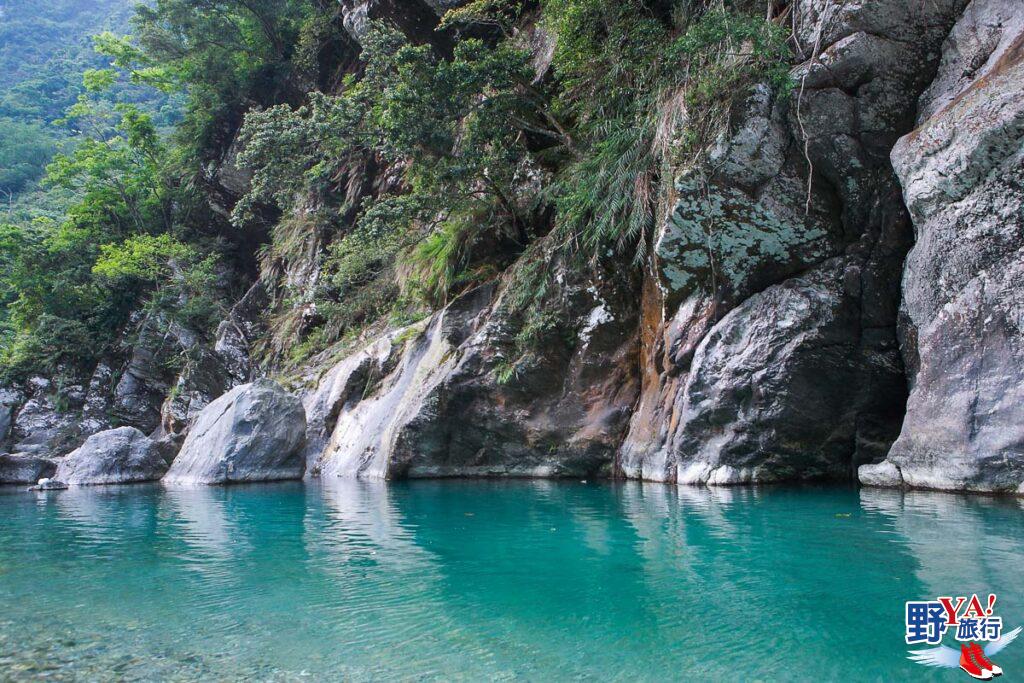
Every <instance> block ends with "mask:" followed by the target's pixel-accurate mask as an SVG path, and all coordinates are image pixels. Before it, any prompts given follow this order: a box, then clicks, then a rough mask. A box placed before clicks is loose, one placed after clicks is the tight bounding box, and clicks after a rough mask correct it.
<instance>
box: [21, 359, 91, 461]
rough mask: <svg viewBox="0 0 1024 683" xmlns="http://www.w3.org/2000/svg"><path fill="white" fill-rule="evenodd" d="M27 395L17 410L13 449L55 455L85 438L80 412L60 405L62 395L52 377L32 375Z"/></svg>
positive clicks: (46, 455)
mask: <svg viewBox="0 0 1024 683" xmlns="http://www.w3.org/2000/svg"><path fill="white" fill-rule="evenodd" d="M26 396H27V399H26V400H25V401H24V403H22V404H21V405H20V406H19V407H18V408H17V409H16V411H15V412H14V421H13V425H12V426H11V437H10V440H11V442H12V444H13V445H12V447H11V450H12V451H13V452H15V453H32V454H34V455H39V456H42V457H55V456H58V455H63V454H64V453H67V452H68V451H69V450H71V449H72V448H75V447H76V446H77V445H78V444H80V443H81V442H82V441H81V438H82V437H81V427H80V425H79V423H78V415H77V413H76V412H75V411H74V410H71V409H65V408H64V407H62V406H61V405H60V401H59V399H60V397H59V396H58V394H57V390H56V387H54V385H53V383H52V382H50V380H47V379H44V378H42V377H34V378H32V379H30V380H29V381H28V382H27V386H26Z"/></svg>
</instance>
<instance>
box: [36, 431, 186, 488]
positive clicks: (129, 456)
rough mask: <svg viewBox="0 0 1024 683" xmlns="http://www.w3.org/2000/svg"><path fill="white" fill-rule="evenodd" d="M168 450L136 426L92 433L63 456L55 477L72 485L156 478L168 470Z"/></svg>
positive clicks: (130, 481)
mask: <svg viewBox="0 0 1024 683" xmlns="http://www.w3.org/2000/svg"><path fill="white" fill-rule="evenodd" d="M167 455H168V454H167V451H166V449H165V447H164V446H163V445H161V444H160V443H158V442H156V441H153V440H152V439H149V438H148V437H147V436H146V435H145V434H143V433H142V432H140V431H139V430H138V429H135V428H134V427H119V428H118V429H110V430H107V431H104V432H99V433H98V434H93V435H92V436H90V437H89V438H88V439H86V440H85V443H84V444H82V445H81V446H80V447H79V448H78V449H77V450H75V451H72V452H71V453H69V454H68V455H67V456H66V457H64V458H63V459H62V460H61V461H60V463H59V464H58V466H57V472H56V474H55V475H54V478H55V479H57V480H59V481H62V482H64V483H66V484H69V485H72V486H90V485H96V484H129V483H134V482H145V481H156V480H158V479H160V477H162V476H163V475H164V473H165V472H166V471H167V468H168V459H167V457H166V456H167Z"/></svg>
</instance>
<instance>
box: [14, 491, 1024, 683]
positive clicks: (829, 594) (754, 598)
mask: <svg viewBox="0 0 1024 683" xmlns="http://www.w3.org/2000/svg"><path fill="white" fill-rule="evenodd" d="M1022 567H1024V507H1022V505H1021V503H1019V502H1017V501H1015V500H1005V499H1004V500H999V499H988V498H981V497H959V496H953V495H946V494H932V493H909V494H905V495H904V494H900V493H895V492H882V491H861V492H858V491H855V490H852V489H838V490H832V489H799V490H787V489H774V488H772V489H763V490H756V491H755V490H714V491H709V490H704V489H677V488H675V487H671V486H662V485H640V484H626V485H605V484H590V485H585V484H575V483H573V484H570V483H554V482H522V481H520V482H488V481H467V482H418V483H403V484H391V485H384V484H372V483H356V482H352V483H345V482H338V483H337V484H335V485H333V486H331V487H321V486H319V485H302V484H298V483H295V484H278V485H267V486H248V487H235V488H228V489H221V488H210V489H190V490H179V491H174V490H162V489H161V488H159V487H124V488H97V489H80V490H72V491H65V492H59V493H47V494H29V493H25V492H24V491H21V490H17V489H16V490H4V491H0V606H2V610H0V679H3V680H7V679H11V680H21V679H26V680H28V679H32V680H35V679H37V678H41V677H46V678H48V679H51V680H110V679H118V680H124V679H128V680H139V679H142V680H175V679H182V680H197V679H201V680H204V681H210V680H238V679H243V678H247V679H252V680H342V679H344V680H369V679H374V680H380V679H403V680H409V679H417V680H421V679H446V680H450V679H457V680H481V679H525V680H538V681H539V680H567V679H572V680H637V679H642V680H696V679H701V680H743V681H750V680H758V679H761V680H811V679H816V680H846V681H850V680H900V679H904V680H905V679H910V678H912V677H913V678H919V679H922V680H960V678H961V677H963V674H959V673H954V672H936V671H930V670H927V669H924V668H922V667H920V666H919V665H916V664H913V663H911V662H908V661H907V660H906V659H905V658H904V657H905V650H906V647H905V646H904V645H903V624H902V619H903V616H902V610H903V602H904V601H905V600H908V599H924V598H931V597H934V596H936V595H948V594H954V595H956V594H961V593H964V592H975V591H977V592H979V593H980V592H986V593H987V592H989V591H994V592H996V593H998V595H999V601H998V603H997V612H998V613H1000V614H1001V615H1002V616H1003V618H1004V621H1005V623H1006V624H1007V627H1013V626H1016V625H1019V624H1022V623H1024V590H1022V589H1024V570H1022ZM997 663H999V664H1000V665H1002V666H1003V668H1004V670H1006V672H1007V674H1008V675H1007V676H1005V677H1004V680H1011V679H1013V678H1014V677H1015V676H1019V675H1020V673H1021V672H1024V640H1022V641H1018V642H1017V643H1015V644H1014V645H1012V646H1010V647H1009V648H1007V649H1006V650H1005V651H1004V652H1003V653H1002V655H1001V656H1000V657H999V658H997ZM963 678H964V680H966V677H963Z"/></svg>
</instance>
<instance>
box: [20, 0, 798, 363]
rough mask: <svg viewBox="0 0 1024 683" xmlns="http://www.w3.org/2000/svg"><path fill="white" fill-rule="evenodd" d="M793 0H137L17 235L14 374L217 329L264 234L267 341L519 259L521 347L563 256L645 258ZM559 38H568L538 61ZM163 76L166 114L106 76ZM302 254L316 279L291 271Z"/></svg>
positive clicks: (423, 308)
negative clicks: (423, 17)
mask: <svg viewBox="0 0 1024 683" xmlns="http://www.w3.org/2000/svg"><path fill="white" fill-rule="evenodd" d="M777 5H778V6H775V7H772V8H770V9H771V11H770V12H769V13H768V15H767V18H766V14H765V5H764V3H763V2H758V3H756V4H755V3H752V2H746V1H745V0H731V1H718V0H716V1H715V2H708V3H704V2H696V1H693V0H690V1H686V0H679V1H678V2H670V1H668V0H663V1H661V2H653V1H648V0H543V1H542V2H539V3H534V2H518V1H516V0H475V1H473V2H470V3H469V4H467V5H466V6H464V7H462V8H460V9H458V10H453V11H451V12H449V13H448V15H447V16H446V17H444V19H443V21H442V23H441V26H440V27H439V29H438V33H437V34H435V35H436V36H440V38H438V39H437V40H424V41H412V40H410V39H409V38H408V37H407V36H405V35H403V34H402V33H400V32H399V31H397V30H396V29H395V28H394V27H391V26H389V25H387V24H386V23H377V24H372V25H371V26H369V27H368V30H367V32H366V34H365V35H363V36H361V37H360V43H361V49H360V48H357V47H356V46H355V44H354V42H353V41H352V40H351V39H350V38H349V37H348V36H347V35H346V34H345V29H344V28H343V26H342V21H341V17H340V8H339V6H338V3H336V2H328V1H326V0H325V1H324V2H316V1H315V0H288V1H286V2H279V1H274V0H246V1H245V2H243V1H242V0H203V1H202V2H200V1H198V0H157V2H155V3H154V4H153V5H152V6H150V7H142V8H140V9H139V10H138V11H137V14H136V16H135V18H134V20H133V29H134V38H132V39H130V40H122V39H118V38H116V37H114V36H112V35H107V36H105V37H104V38H102V39H101V40H99V41H98V44H99V46H100V49H101V51H102V52H103V53H104V54H105V55H106V57H105V60H106V61H105V65H104V68H103V69H99V70H91V71H87V72H86V73H85V76H86V78H85V83H86V86H87V88H86V90H87V91H88V92H87V94H86V95H85V97H83V98H82V99H81V100H80V101H77V102H76V103H75V104H73V105H72V106H71V110H70V112H69V113H68V114H67V119H68V120H69V121H72V122H74V125H75V126H76V129H77V130H80V131H82V132H83V135H84V136H85V139H84V140H83V141H82V142H81V143H80V144H79V145H77V146H76V147H75V148H74V149H73V150H72V151H70V152H68V153H66V154H63V155H59V156H57V157H56V158H55V160H54V162H53V163H52V164H51V165H50V167H49V170H48V173H47V178H46V181H45V182H46V183H47V185H48V186H49V187H52V188H54V189H53V191H54V192H57V191H62V192H64V193H65V195H63V196H65V197H68V198H69V199H68V200H67V201H68V204H67V210H66V212H64V213H63V214H62V215H60V216H58V217H56V218H45V217H44V218H36V219H35V220H33V221H24V220H23V221H20V222H15V223H13V224H9V225H6V226H4V227H3V233H2V235H0V239H2V240H3V241H4V250H3V254H4V255H3V263H2V264H0V268H2V271H0V274H2V277H0V296H2V297H3V298H4V304H5V305H6V308H7V310H8V311H9V316H8V319H7V321H6V328H5V330H4V339H3V344H2V354H3V358H2V361H3V364H4V367H5V369H6V372H7V373H8V375H9V376H12V377H17V376H25V375H26V374H28V373H30V372H47V373H54V372H58V371H64V372H71V373H74V372H86V371H88V368H89V367H90V366H91V365H94V364H95V363H96V361H97V360H98V359H99V358H100V357H103V356H104V355H109V354H111V353H116V352H117V351H118V344H119V343H120V340H122V339H124V338H126V334H127V333H130V332H131V330H132V329H133V328H134V327H137V326H138V325H139V322H138V321H139V316H138V315H137V314H138V313H139V312H142V313H143V314H144V318H145V320H146V321H147V324H150V325H154V324H156V325H158V326H159V327H161V329H165V330H171V329H173V328H174V326H180V327H183V328H187V329H189V330H191V331H192V332H193V333H194V334H196V335H199V336H200V337H204V336H208V335H209V333H210V330H211V328H212V326H213V325H214V324H215V323H216V321H217V319H218V317H220V316H222V315H223V314H224V311H225V309H226V306H227V304H228V302H230V301H231V300H233V298H235V297H237V295H238V293H239V291H238V290H239V288H240V287H243V286H244V285H245V284H247V282H248V275H249V272H250V270H251V264H250V263H248V260H249V259H250V258H251V257H252V254H251V253H250V252H249V251H247V250H246V245H247V244H248V243H250V242H251V241H252V239H253V237H254V236H263V235H266V237H260V239H261V240H262V241H263V245H262V247H261V249H260V251H259V254H258V255H257V256H258V259H259V268H260V275H261V277H262V278H263V279H264V281H265V282H266V283H267V284H268V285H269V287H270V288H271V290H272V292H273V294H274V299H275V305H274V310H273V311H271V312H270V314H269V320H268V322H269V324H270V325H269V329H270V334H269V335H268V339H267V340H266V344H265V346H264V349H263V351H264V354H265V360H266V361H267V362H281V361H285V362H297V361H300V360H302V359H303V358H304V357H306V356H307V355H309V354H310V353H313V352H315V351H317V350H319V349H322V348H326V347H327V346H329V345H331V344H333V343H335V342H337V341H338V340H342V339H345V338H346V337H351V336H353V335H356V334H358V333H359V332H360V330H362V329H364V328H365V327H366V326H367V325H370V324H373V323H375V322H376V321H379V320H382V319H389V318H390V319H392V320H400V321H407V320H411V319H415V318H416V317H418V316H421V315H423V314H424V313H426V312H428V311H429V310H431V309H433V308H436V307H438V306H442V305H444V304H445V303H446V302H447V301H449V300H451V298H452V297H454V296H457V295H458V294H459V293H460V292H463V291H465V290H466V289H468V288H470V287H472V286H474V285H476V284H479V283H481V282H485V281H488V280H491V279H494V278H499V277H503V278H505V279H506V281H507V283H508V286H509V287H510V288H512V289H513V290H514V291H513V294H514V295H513V296H511V297H509V300H510V301H511V302H512V305H515V306H517V307H518V308H519V309H521V311H520V312H521V315H520V316H519V318H518V320H519V322H520V325H521V327H522V329H521V331H520V334H519V335H518V337H517V338H518V339H519V340H520V342H519V345H520V346H521V348H519V349H517V351H518V352H523V351H525V349H526V348H527V347H528V346H529V344H530V343H531V341H532V340H535V339H536V338H537V337H538V336H539V335H542V334H543V333H544V330H545V329H546V328H547V327H548V326H549V325H550V321H549V320H548V319H547V318H546V317H545V313H544V309H545V307H544V297H545V293H546V292H547V291H548V287H547V282H546V277H547V270H548V269H547V267H546V264H548V263H550V262H551V261H552V260H553V259H562V260H565V261H571V262H572V263H575V264H577V266H576V267H578V268H580V269H586V268H592V267H597V265H598V263H599V262H600V261H601V260H603V259H607V258H608V255H609V254H612V255H614V254H624V255H625V256H626V262H627V263H628V262H629V260H630V259H631V258H632V259H634V260H638V259H639V258H640V257H642V256H643V254H644V253H645V250H646V248H647V245H648V242H649V239H650V233H651V228H652V227H653V224H654V221H655V217H656V215H657V213H658V210H659V207H661V206H663V205H664V202H666V201H667V200H668V199H669V197H670V195H671V193H672V189H673V179H674V177H675V176H676V174H677V173H678V172H679V171H680V170H682V169H683V168H686V167H699V164H700V160H701V155H702V153H703V152H704V150H705V149H706V148H707V146H708V145H709V144H710V142H711V141H712V139H713V137H714V135H716V134H717V132H718V131H719V130H721V128H722V127H723V126H724V125H726V124H727V119H728V113H729V111H730V108H731V107H732V105H733V104H734V99H735V98H738V97H743V96H745V93H746V89H747V88H748V87H749V86H750V85H752V84H753V83H756V82H769V83H771V84H772V85H773V86H774V87H776V89H778V90H779V91H780V92H783V93H784V91H785V88H786V75H785V74H786V65H787V61H788V54H789V52H788V48H787V47H786V43H785V31H783V30H782V29H781V28H780V27H779V23H780V21H779V19H780V18H781V13H782V12H783V11H784V5H785V3H781V2H780V3H777ZM523 26H535V27H539V29H540V30H538V31H534V32H531V31H524V30H523V29H522V27H523ZM545 35H546V36H557V43H556V45H555V48H554V52H553V56H552V58H551V64H550V68H548V69H544V70H540V71H538V69H537V64H536V52H537V47H538V45H537V43H538V42H543V40H544V38H543V36H545ZM356 54H359V59H358V60H357V59H355V55H356ZM143 86H148V87H150V88H155V89H158V90H159V91H161V92H163V93H173V92H182V93H185V94H187V98H188V99H187V104H186V106H185V112H184V118H183V120H182V122H181V123H180V124H179V125H178V126H177V128H176V131H175V132H174V134H173V135H171V136H170V137H167V136H163V135H161V134H160V131H159V129H160V125H159V121H157V120H156V119H155V117H154V115H153V113H152V111H148V112H147V111H146V110H145V109H144V108H141V107H139V106H136V105H134V104H131V103H126V102H124V101H123V98H122V101H120V103H119V104H117V105H116V106H115V105H111V101H112V100H111V98H110V97H109V93H110V91H111V89H116V88H127V87H138V88H141V87H143ZM12 125H13V124H12ZM17 125H31V124H21V123H19V124H17ZM239 127H240V135H239V136H238V139H239V142H240V145H241V147H240V152H241V153H240V154H239V156H238V163H239V164H240V165H242V166H244V167H246V168H248V169H250V170H251V172H252V173H253V176H252V181H251V184H250V189H249V191H248V192H247V193H246V194H245V195H244V196H242V197H240V201H238V202H237V204H235V206H234V209H233V212H232V213H231V216H230V224H229V223H228V222H227V221H226V220H225V219H224V218H223V217H222V216H220V215H218V214H217V213H216V212H215V211H212V210H211V208H210V202H209V201H207V195H208V194H209V192H210V191H211V190H212V186H213V185H215V184H216V167H217V166H218V164H220V163H222V161H221V160H222V159H223V158H224V155H225V153H226V152H227V150H228V147H229V146H230V145H231V144H232V141H233V140H234V138H235V131H236V130H238V129H239ZM41 144H46V143H45V141H43V143H41ZM7 168H8V167H7V166H6V165H5V166H4V169H5V172H7ZM11 172H12V173H15V172H17V169H16V168H15V167H13V166H12V167H11ZM311 253H312V254H313V255H312V256H311ZM299 262H309V263H313V264H314V266H315V267H316V268H317V269H319V270H320V273H319V274H318V277H315V278H312V280H309V279H307V280H305V281H303V280H297V279H294V278H292V279H288V278H282V277H281V276H282V274H283V273H285V272H287V271H288V270H289V269H290V268H293V267H295V265H296V264H297V263H299ZM311 281H315V283H316V284H315V286H311V284H310V283H311ZM186 351H187V349H186V348H185V347H184V346H182V348H180V349H179V352H180V353H184V352H186Z"/></svg>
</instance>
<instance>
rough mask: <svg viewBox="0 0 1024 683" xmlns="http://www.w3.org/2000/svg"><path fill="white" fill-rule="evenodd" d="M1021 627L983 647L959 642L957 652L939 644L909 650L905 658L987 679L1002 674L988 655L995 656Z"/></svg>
mask: <svg viewBox="0 0 1024 683" xmlns="http://www.w3.org/2000/svg"><path fill="white" fill-rule="evenodd" d="M1021 629H1022V627H1020V626H1018V627H1017V628H1015V629H1013V630H1012V631H1009V632H1007V633H1004V634H1003V635H1002V636H1000V637H999V638H998V639H997V640H993V641H990V642H989V643H988V645H986V646H985V647H981V646H980V645H978V644H977V643H975V642H969V643H961V644H960V651H959V652H957V651H956V650H954V649H953V648H951V647H946V646H945V645H939V646H938V647H933V648H929V649H927V650H910V651H909V652H910V656H909V657H908V658H907V659H909V660H911V661H913V662H917V663H918V664H923V665H924V666H934V667H939V668H943V669H957V668H959V669H962V670H963V671H964V672H965V673H966V674H967V675H968V676H970V677H971V678H977V679H978V680H982V681H987V680H989V679H991V678H993V677H995V676H1001V675H1002V674H1003V670H1002V668H1000V667H999V666H998V665H996V664H995V663H993V662H992V660H991V659H989V657H995V656H996V655H997V654H999V653H1000V652H1002V650H1003V648H1005V647H1006V646H1007V645H1009V644H1010V643H1012V642H1013V641H1015V640H1016V639H1017V636H1019V635H1020V632H1021Z"/></svg>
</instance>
